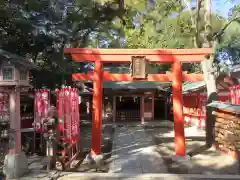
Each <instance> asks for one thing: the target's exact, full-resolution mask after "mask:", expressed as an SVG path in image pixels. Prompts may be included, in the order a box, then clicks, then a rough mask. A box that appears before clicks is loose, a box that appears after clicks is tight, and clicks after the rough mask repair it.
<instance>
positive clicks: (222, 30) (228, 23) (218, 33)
mask: <svg viewBox="0 0 240 180" xmlns="http://www.w3.org/2000/svg"><path fill="white" fill-rule="evenodd" d="M235 21H240V17H236V18H234V19H232V20H231V21H229V22H227V23H226V24H225V25H224V27H223V28H222V29H221V30H220V31H218V32H217V33H215V34H214V35H213V39H218V38H219V37H220V36H222V35H223V33H224V32H225V30H226V29H227V28H228V26H229V25H230V24H231V23H232V22H235Z"/></svg>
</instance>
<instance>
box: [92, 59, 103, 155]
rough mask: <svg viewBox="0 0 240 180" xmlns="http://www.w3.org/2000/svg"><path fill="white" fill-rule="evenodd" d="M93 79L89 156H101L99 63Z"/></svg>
mask: <svg viewBox="0 0 240 180" xmlns="http://www.w3.org/2000/svg"><path fill="white" fill-rule="evenodd" d="M94 74H95V79H94V81H93V120H92V141H91V154H92V155H98V154H101V139H102V136H101V135H102V91H103V90H102V83H103V65H102V63H101V62H100V61H97V62H95V65H94Z"/></svg>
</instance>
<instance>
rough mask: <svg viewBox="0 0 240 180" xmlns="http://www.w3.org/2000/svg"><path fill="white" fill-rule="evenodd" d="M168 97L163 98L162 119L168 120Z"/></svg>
mask: <svg viewBox="0 0 240 180" xmlns="http://www.w3.org/2000/svg"><path fill="white" fill-rule="evenodd" d="M168 113H169V112H168V96H167V97H166V98H165V102H164V119H165V120H168Z"/></svg>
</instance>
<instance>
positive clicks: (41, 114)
mask: <svg viewBox="0 0 240 180" xmlns="http://www.w3.org/2000/svg"><path fill="white" fill-rule="evenodd" d="M49 108H50V98H49V91H48V90H46V89H41V90H35V98H34V128H35V131H37V132H41V131H43V130H44V129H42V128H43V126H42V120H43V119H44V118H47V117H48V111H49Z"/></svg>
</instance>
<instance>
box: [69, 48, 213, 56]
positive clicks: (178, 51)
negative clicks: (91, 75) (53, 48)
mask: <svg viewBox="0 0 240 180" xmlns="http://www.w3.org/2000/svg"><path fill="white" fill-rule="evenodd" d="M64 53H66V54H67V53H69V54H86V55H91V54H94V55H99V54H101V55H114V56H118V55H131V56H140V55H196V54H204V55H207V54H211V53H212V49H211V48H193V49H98V48H65V49H64Z"/></svg>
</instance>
